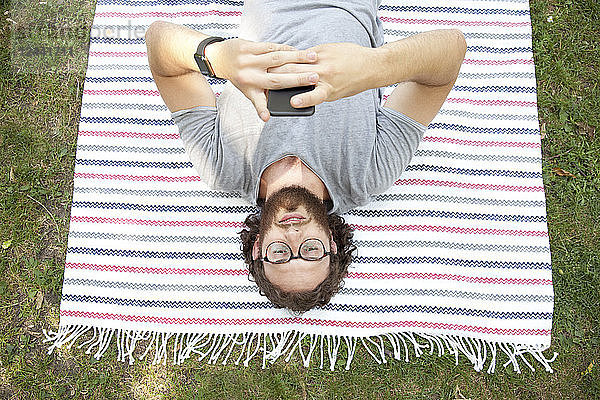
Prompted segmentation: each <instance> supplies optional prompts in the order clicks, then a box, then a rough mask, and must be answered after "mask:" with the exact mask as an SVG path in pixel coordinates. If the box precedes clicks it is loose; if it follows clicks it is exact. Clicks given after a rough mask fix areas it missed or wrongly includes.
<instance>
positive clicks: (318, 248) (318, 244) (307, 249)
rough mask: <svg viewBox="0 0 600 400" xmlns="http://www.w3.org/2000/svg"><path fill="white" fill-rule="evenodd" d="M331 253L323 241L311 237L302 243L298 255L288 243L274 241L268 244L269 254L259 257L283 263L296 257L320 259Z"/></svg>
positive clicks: (271, 261)
mask: <svg viewBox="0 0 600 400" xmlns="http://www.w3.org/2000/svg"><path fill="white" fill-rule="evenodd" d="M330 254H331V252H330V251H325V245H324V244H323V242H322V241H320V240H319V239H316V238H314V239H313V238H309V239H306V240H305V241H304V242H302V244H300V249H299V251H298V255H297V256H294V255H293V254H292V249H291V248H290V246H289V245H288V244H287V243H285V242H273V243H271V244H269V246H267V255H266V256H265V257H264V258H259V260H261V261H266V262H269V263H272V264H283V263H286V262H288V261H290V260H294V259H296V258H301V259H303V260H306V261H319V260H321V259H323V258H325V257H326V256H328V255H330Z"/></svg>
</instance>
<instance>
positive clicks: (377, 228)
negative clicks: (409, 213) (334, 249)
mask: <svg viewBox="0 0 600 400" xmlns="http://www.w3.org/2000/svg"><path fill="white" fill-rule="evenodd" d="M350 226H351V227H352V228H353V229H357V230H361V231H367V232H388V231H392V232H393V231H416V232H443V233H459V234H462V235H496V236H497V235H508V236H532V237H547V236H548V233H547V232H546V231H524V230H521V229H489V228H460V227H456V226H434V225H415V224H412V225H361V224H350Z"/></svg>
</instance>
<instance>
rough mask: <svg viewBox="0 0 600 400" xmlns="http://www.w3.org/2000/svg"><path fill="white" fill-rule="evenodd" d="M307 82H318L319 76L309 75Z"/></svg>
mask: <svg viewBox="0 0 600 400" xmlns="http://www.w3.org/2000/svg"><path fill="white" fill-rule="evenodd" d="M308 80H309V81H311V82H317V81H318V80H319V75H317V74H311V75H310V76H309V77H308Z"/></svg>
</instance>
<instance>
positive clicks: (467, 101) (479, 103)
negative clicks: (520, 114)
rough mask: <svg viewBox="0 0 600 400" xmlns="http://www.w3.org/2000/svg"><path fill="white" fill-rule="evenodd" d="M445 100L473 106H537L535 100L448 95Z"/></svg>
mask: <svg viewBox="0 0 600 400" xmlns="http://www.w3.org/2000/svg"><path fill="white" fill-rule="evenodd" d="M446 101H447V102H448V103H458V104H471V105H473V106H500V107H537V103H536V102H535V101H514V100H478V99H457V98H452V97H448V98H447V99H446Z"/></svg>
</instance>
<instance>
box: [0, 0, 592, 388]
mask: <svg viewBox="0 0 600 400" xmlns="http://www.w3.org/2000/svg"><path fill="white" fill-rule="evenodd" d="M49 3H51V4H55V3H52V2H50V1H49ZM15 4H16V3H13V5H15ZM56 4H58V6H56V7H59V8H58V9H60V10H61V13H56V15H66V16H73V17H75V18H65V19H64V20H63V21H62V22H61V23H62V24H63V26H67V28H69V29H70V30H68V34H69V35H71V36H69V37H67V38H63V39H62V40H66V41H65V42H64V43H66V45H67V46H74V43H87V42H88V40H89V39H88V37H89V36H88V35H89V27H90V25H91V23H92V17H93V9H94V7H93V4H88V3H81V4H73V3H56ZM53 7H54V6H53ZM61 7H62V8H61ZM58 9H57V10H58ZM9 10H10V11H11V12H10V13H9V14H4V12H5V11H9ZM15 10H17V11H18V12H16V14H18V15H15V13H14V12H15ZM40 10H42V8H41V7H40V5H38V4H37V2H36V3H32V4H31V5H29V6H28V7H20V8H18V9H17V8H15V7H11V6H10V5H9V4H7V3H5V2H2V4H1V9H0V11H1V12H2V22H0V29H1V31H0V40H1V41H2V47H1V50H0V58H1V59H0V96H1V101H2V107H1V108H0V112H1V114H2V118H1V125H0V148H1V149H2V150H1V152H0V157H1V158H0V161H1V163H0V168H1V174H0V185H1V190H0V193H1V194H0V201H1V204H2V210H1V216H2V225H1V227H0V242H1V243H2V244H3V246H2V249H0V257H1V258H0V274H1V275H2V278H1V279H0V324H1V325H2V328H1V329H0V397H2V398H11V399H25V398H64V397H75V398H136V399H146V398H227V399H229V398H234V399H235V398H240V399H241V398H244V399H245V398H264V399H277V398H280V399H288V398H290V399H329V398H341V399H345V398H360V399H362V398H382V399H384V398H388V399H396V398H415V399H416V398H422V399H458V398H471V399H490V398H491V399H506V398H509V399H512V398H519V399H563V398H564V399H590V398H600V350H599V349H600V321H599V319H600V317H599V312H598V305H599V304H600V227H599V226H600V224H599V223H598V221H600V193H599V188H600V164H599V161H600V157H599V154H600V132H599V131H598V127H599V126H600V121H599V118H600V116H599V115H600V114H599V112H598V110H599V109H600V85H599V79H598V75H599V73H600V71H599V65H600V63H599V61H600V45H599V43H600V31H599V28H598V27H597V21H599V20H600V4H598V3H597V2H596V1H595V0H588V1H584V0H579V1H571V0H532V1H531V16H532V22H533V33H534V40H533V48H534V57H535V63H536V74H537V85H538V110H539V117H540V126H541V127H542V131H543V132H544V134H545V138H544V139H543V140H542V147H543V148H542V154H543V178H544V183H545V187H546V199H547V212H548V228H549V234H550V245H551V250H552V262H553V281H554V288H555V295H556V297H555V311H554V320H553V335H552V336H553V338H552V350H553V351H557V352H558V353H559V354H560V355H559V357H558V359H557V360H556V361H555V362H554V364H553V368H554V370H555V372H554V374H548V373H546V372H544V371H543V370H541V368H538V369H537V371H536V372H535V373H531V372H529V371H528V370H525V371H524V373H523V374H521V375H517V374H515V373H514V372H512V370H509V369H503V368H502V367H501V366H498V367H497V369H496V373H495V374H494V375H491V376H490V375H487V374H485V373H477V372H475V371H474V370H473V368H472V366H471V365H470V364H469V363H468V362H466V361H465V360H464V359H461V361H460V362H459V365H458V366H455V365H454V360H453V359H452V358H451V357H450V356H444V357H441V358H438V357H435V356H434V357H423V358H420V359H414V360H412V361H411V362H410V363H404V362H397V361H394V362H392V363H390V364H387V365H382V366H380V365H376V364H374V363H373V362H372V361H370V359H369V357H363V356H362V355H361V354H358V355H357V357H356V359H355V361H354V363H353V368H352V369H351V371H349V372H339V371H338V372H336V373H331V372H329V371H323V370H319V369H316V368H313V367H311V368H309V369H306V368H303V367H301V366H300V365H301V364H300V363H299V362H291V363H284V362H278V363H277V364H276V365H275V366H273V367H271V368H269V369H266V370H261V368H260V365H259V363H258V362H254V363H252V364H251V366H250V367H248V368H241V367H236V366H231V365H228V366H220V365H215V366H213V365H205V364H202V363H198V362H196V361H194V360H193V359H192V360H188V362H186V363H185V365H183V366H171V365H167V366H166V367H165V366H162V365H160V366H151V365H148V364H146V363H143V362H139V363H136V364H135V365H134V366H129V365H127V364H124V363H121V362H118V361H117V360H116V350H115V349H114V347H111V349H110V350H109V351H108V352H107V353H106V354H105V355H104V357H103V358H102V359H101V360H100V361H96V360H95V359H93V358H91V356H89V355H86V354H85V353H84V352H83V351H81V350H80V349H76V348H73V349H70V350H69V349H61V350H59V351H58V352H55V353H53V354H52V355H47V354H46V345H45V344H42V343H41V339H42V338H43V336H42V333H41V329H42V328H49V327H54V328H55V327H56V326H57V325H58V309H59V303H60V292H61V283H62V274H63V264H64V260H65V255H66V247H67V234H68V227H69V215H70V210H69V207H70V204H71V201H72V193H73V170H74V161H75V149H76V141H77V121H78V117H79V114H80V106H81V92H82V89H83V78H84V76H85V62H79V61H80V60H84V61H85V60H86V55H87V52H86V50H85V48H79V49H77V50H76V52H75V54H73V56H72V57H69V58H68V60H66V61H69V62H61V63H60V64H56V67H57V68H56V70H55V71H54V72H45V71H35V70H33V69H31V68H30V67H26V66H23V68H22V69H21V71H20V72H19V73H15V71H13V70H11V69H10V61H11V60H10V52H9V44H10V41H11V29H13V32H12V35H17V34H22V35H25V33H24V32H20V31H15V30H14V29H15V28H14V27H13V26H12V25H15V24H14V23H13V22H11V21H9V20H7V18H11V19H12V20H17V19H19V18H22V19H24V20H36V21H38V20H40V15H41V16H43V15H44V13H43V12H41V11H40ZM46 13H47V11H46ZM550 16H551V17H552V21H551V22H550V21H549V20H548V19H549V17H550ZM65 24H66V25H65ZM15 32H16V33H15ZM12 37H13V38H14V37H15V36H12ZM29 39H30V42H31V43H33V44H34V45H36V46H42V45H44V42H43V41H39V40H38V38H37V37H36V36H35V35H34V36H33V37H32V38H29ZM74 47H76V46H74ZM78 60H79V61H78ZM556 168H560V169H561V170H563V171H566V172H568V173H570V174H572V175H574V177H573V176H565V175H560V174H559V173H562V172H560V170H556ZM557 172H558V173H557ZM363 360H364V361H363Z"/></svg>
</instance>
